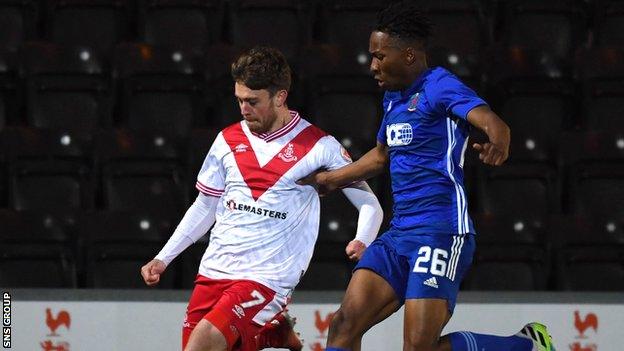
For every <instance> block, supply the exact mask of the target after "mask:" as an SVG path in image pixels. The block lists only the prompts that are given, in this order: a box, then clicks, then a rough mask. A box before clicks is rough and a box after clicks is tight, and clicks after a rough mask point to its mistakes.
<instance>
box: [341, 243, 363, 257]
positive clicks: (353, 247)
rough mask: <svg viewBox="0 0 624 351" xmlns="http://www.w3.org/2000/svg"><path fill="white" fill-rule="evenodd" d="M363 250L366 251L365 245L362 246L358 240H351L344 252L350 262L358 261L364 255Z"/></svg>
mask: <svg viewBox="0 0 624 351" xmlns="http://www.w3.org/2000/svg"><path fill="white" fill-rule="evenodd" d="M364 250H366V245H364V243H363V242H361V241H359V240H351V241H350V242H349V244H347V248H346V249H345V252H346V253H347V256H348V257H349V259H350V260H352V261H359V260H360V258H362V255H363V254H364Z"/></svg>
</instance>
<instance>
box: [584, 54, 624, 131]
mask: <svg viewBox="0 0 624 351" xmlns="http://www.w3.org/2000/svg"><path fill="white" fill-rule="evenodd" d="M623 62H624V49H622V48H596V49H588V50H584V51H582V52H581V53H580V54H579V55H578V60H577V71H578V74H579V77H580V78H581V82H582V87H583V99H582V101H583V109H582V111H583V119H584V120H583V126H584V127H585V129H587V130H622V129H623V128H624V107H622V106H624V84H622V81H623V79H624V63H623Z"/></svg>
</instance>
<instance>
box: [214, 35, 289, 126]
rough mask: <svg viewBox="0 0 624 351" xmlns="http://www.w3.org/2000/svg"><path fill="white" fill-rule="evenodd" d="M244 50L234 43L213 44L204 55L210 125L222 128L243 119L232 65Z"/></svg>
mask: <svg viewBox="0 0 624 351" xmlns="http://www.w3.org/2000/svg"><path fill="white" fill-rule="evenodd" d="M244 51H245V49H244V48H241V47H236V46H232V45H213V46H211V47H210V48H208V50H207V52H206V55H205V56H204V59H203V61H204V62H206V66H207V67H206V80H207V81H208V89H207V92H206V104H207V110H208V111H209V112H208V114H209V115H210V117H209V119H208V123H207V124H208V125H209V126H210V127H215V128H217V129H222V128H225V127H226V126H228V125H230V124H232V123H235V122H239V121H240V120H241V119H242V116H241V113H240V108H239V107H238V101H236V97H235V96H234V82H233V81H232V75H231V65H232V62H234V61H235V60H236V59H237V58H238V57H239V56H240V55H241V54H242V53H243V52H244ZM289 100H290V97H289Z"/></svg>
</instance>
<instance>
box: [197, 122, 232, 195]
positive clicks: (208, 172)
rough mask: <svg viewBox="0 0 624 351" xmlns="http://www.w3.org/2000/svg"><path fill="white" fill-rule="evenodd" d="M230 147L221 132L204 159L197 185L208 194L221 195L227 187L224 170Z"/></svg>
mask: <svg viewBox="0 0 624 351" xmlns="http://www.w3.org/2000/svg"><path fill="white" fill-rule="evenodd" d="M229 150H230V149H229V147H228V145H227V143H226V142H225V139H223V134H222V133H219V135H217V137H216V138H215V141H214V142H213V143H212V146H211V147H210V150H209V151H208V155H206V158H205V159H204V164H203V165H202V168H201V170H200V171H199V174H198V175H197V183H196V184H195V187H196V188H197V190H199V191H200V192H201V193H202V194H204V195H207V196H215V197H221V195H223V189H225V171H224V170H223V161H222V160H223V157H224V156H225V154H226V153H227V152H228V151H229Z"/></svg>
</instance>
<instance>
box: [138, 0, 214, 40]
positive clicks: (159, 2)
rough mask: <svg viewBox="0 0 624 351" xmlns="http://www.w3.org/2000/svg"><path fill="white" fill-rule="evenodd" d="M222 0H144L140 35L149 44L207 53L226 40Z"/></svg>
mask: <svg viewBox="0 0 624 351" xmlns="http://www.w3.org/2000/svg"><path fill="white" fill-rule="evenodd" d="M223 16H224V2H223V1H222V0H210V1H201V2H199V1H196V0H142V1H141V2H140V8H139V38H140V39H142V40H143V41H145V42H146V43H148V44H151V45H154V46H161V47H165V48H169V49H175V50H182V51H187V52H203V51H204V50H205V49H206V48H207V47H208V46H209V45H212V44H214V43H217V42H219V41H221V39H222V32H223V30H222V28H223Z"/></svg>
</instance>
